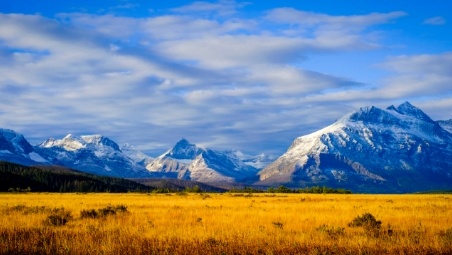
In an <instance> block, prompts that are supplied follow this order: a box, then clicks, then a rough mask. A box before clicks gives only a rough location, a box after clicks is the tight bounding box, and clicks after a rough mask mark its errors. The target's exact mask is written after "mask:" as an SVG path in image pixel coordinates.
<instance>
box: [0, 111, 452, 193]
mask: <svg viewBox="0 0 452 255" xmlns="http://www.w3.org/2000/svg"><path fill="white" fill-rule="evenodd" d="M0 160H4V161H9V162H14V163H18V164H23V165H28V166H29V165H59V166H65V167H69V168H73V169H77V170H80V171H84V172H88V173H92V174H97V175H107V176H115V177H127V178H177V179H181V180H193V181H199V182H205V183H236V182H241V183H245V184H247V185H260V186H262V185H264V186H265V185H267V186H270V185H279V184H284V185H288V186H293V187H304V186H312V185H327V186H331V187H339V188H348V189H352V190H353V191H355V192H379V193H382V192H384V193H400V192H414V191H422V190H429V189H447V188H449V189H450V188H452V176H451V175H452V120H447V121H433V120H432V119H431V118H430V117H429V116H428V115H427V114H425V113H424V112H423V111H422V110H420V109H419V108H417V107H415V106H413V105H411V104H410V103H409V102H405V103H403V104H401V105H399V106H397V107H395V106H390V107H388V108H386V109H380V108H377V107H373V106H372V107H363V108H360V109H358V110H356V111H352V112H350V113H348V114H346V115H344V116H342V117H340V118H339V119H338V120H337V121H335V122H334V123H333V124H332V125H330V126H327V127H325V128H323V129H320V130H319V131H316V132H314V133H312V134H308V135H304V136H301V137H298V138H296V139H295V140H294V141H293V143H292V145H291V146H290V147H289V149H288V150H287V152H286V153H284V154H283V155H282V156H280V157H279V158H277V157H275V156H273V155H265V154H261V155H257V156H250V155H245V154H243V153H241V152H240V151H235V150H229V151H217V150H211V149H209V148H202V147H199V146H197V145H195V144H191V143H190V142H188V141H187V140H186V139H182V140H180V141H179V142H177V143H176V144H175V146H174V147H172V148H171V149H169V150H168V151H166V152H165V153H163V154H162V155H160V156H159V157H157V158H152V157H149V156H147V155H145V154H144V153H142V152H140V151H138V150H136V149H135V148H134V147H133V146H131V145H129V144H125V145H123V146H119V145H118V144H116V143H115V142H114V141H112V140H110V139H109V138H107V137H105V136H102V135H84V136H74V135H67V136H66V137H64V138H62V139H58V140H56V139H52V138H51V139H48V140H46V141H44V142H42V143H40V144H38V145H36V146H32V145H30V144H29V143H28V141H27V140H26V139H25V138H24V136H23V135H21V134H18V133H16V132H14V131H12V130H7V129H0Z"/></svg>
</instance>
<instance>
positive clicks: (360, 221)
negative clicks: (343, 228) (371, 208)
mask: <svg viewBox="0 0 452 255" xmlns="http://www.w3.org/2000/svg"><path fill="white" fill-rule="evenodd" d="M348 226H349V227H371V228H380V226H381V221H379V220H376V219H375V217H374V216H373V215H372V214H370V213H364V214H363V215H362V216H357V217H356V218H354V219H353V221H352V222H350V223H349V224H348Z"/></svg>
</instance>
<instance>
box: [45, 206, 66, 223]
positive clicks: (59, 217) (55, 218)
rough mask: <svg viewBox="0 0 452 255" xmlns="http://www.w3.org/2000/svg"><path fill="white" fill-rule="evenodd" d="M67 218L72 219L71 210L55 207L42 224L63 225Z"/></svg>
mask: <svg viewBox="0 0 452 255" xmlns="http://www.w3.org/2000/svg"><path fill="white" fill-rule="evenodd" d="M69 220H72V215H71V212H68V211H65V210H64V209H57V210H55V212H54V213H52V214H50V215H49V216H47V218H46V219H45V220H44V221H43V224H44V225H46V226H63V225H65V224H66V223H67V222H68V221H69Z"/></svg>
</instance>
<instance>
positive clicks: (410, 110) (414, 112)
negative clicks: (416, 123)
mask: <svg viewBox="0 0 452 255" xmlns="http://www.w3.org/2000/svg"><path fill="white" fill-rule="evenodd" d="M395 110H396V111H397V112H398V113H400V114H402V115H407V116H411V117H414V118H416V119H419V120H423V121H426V122H430V123H434V121H433V120H432V119H431V118H430V117H429V116H428V115H427V114H425V113H424V112H423V111H422V110H421V109H419V108H417V107H415V106H413V105H412V104H410V103H409V102H405V103H403V104H401V105H399V106H398V107H397V108H395Z"/></svg>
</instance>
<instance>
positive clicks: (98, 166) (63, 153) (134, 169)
mask: <svg viewBox="0 0 452 255" xmlns="http://www.w3.org/2000/svg"><path fill="white" fill-rule="evenodd" d="M36 148H39V149H40V153H41V155H42V156H43V157H45V158H46V159H52V158H55V159H57V160H58V162H60V163H59V164H60V165H64V166H67V167H70V168H74V169H78V170H81V171H84V172H90V173H94V174H99V175H110V176H118V177H145V176H149V174H148V172H147V171H146V170H145V167H144V164H143V163H144V161H146V160H150V159H149V158H146V157H145V156H143V155H141V153H139V152H138V151H136V150H134V149H133V148H132V147H131V146H126V147H123V148H125V149H126V153H124V152H123V151H122V150H121V149H120V148H119V146H118V144H116V143H115V142H114V141H112V140H110V139H109V138H107V137H104V136H102V135H83V136H80V137H79V136H75V135H72V134H69V135H67V136H66V137H64V138H63V139H60V140H55V139H53V138H51V139H48V140H46V141H44V142H42V143H41V144H39V145H37V146H36ZM130 155H132V157H131V156H130ZM137 159H138V160H139V161H136V160H137ZM140 162H141V164H140Z"/></svg>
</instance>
